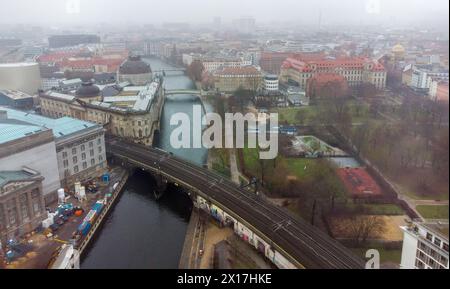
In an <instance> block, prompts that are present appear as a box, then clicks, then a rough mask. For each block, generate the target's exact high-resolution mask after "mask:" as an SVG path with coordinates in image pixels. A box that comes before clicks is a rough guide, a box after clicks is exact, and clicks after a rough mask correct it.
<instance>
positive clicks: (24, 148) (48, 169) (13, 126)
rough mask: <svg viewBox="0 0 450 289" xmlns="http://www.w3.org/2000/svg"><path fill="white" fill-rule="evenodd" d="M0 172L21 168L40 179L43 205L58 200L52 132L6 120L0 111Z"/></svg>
mask: <svg viewBox="0 0 450 289" xmlns="http://www.w3.org/2000/svg"><path fill="white" fill-rule="evenodd" d="M0 114H1V115H2V116H1V118H0V171H20V170H22V169H23V168H24V167H27V168H30V169H32V170H34V171H36V172H39V173H40V175H41V176H42V177H43V180H42V194H43V197H44V199H45V203H46V204H49V203H52V202H53V201H55V200H57V193H56V192H57V190H58V189H59V188H60V187H61V182H60V179H59V169H58V161H57V155H56V144H55V139H54V136H53V132H52V130H51V129H48V128H44V127H40V126H36V125H32V124H29V123H25V122H21V121H18V120H14V119H12V120H11V119H9V118H7V113H6V111H4V108H0Z"/></svg>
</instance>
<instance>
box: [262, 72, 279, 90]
mask: <svg viewBox="0 0 450 289" xmlns="http://www.w3.org/2000/svg"><path fill="white" fill-rule="evenodd" d="M278 89H279V80H278V76H277V75H275V74H268V75H266V76H264V90H266V91H269V92H277V91H278Z"/></svg>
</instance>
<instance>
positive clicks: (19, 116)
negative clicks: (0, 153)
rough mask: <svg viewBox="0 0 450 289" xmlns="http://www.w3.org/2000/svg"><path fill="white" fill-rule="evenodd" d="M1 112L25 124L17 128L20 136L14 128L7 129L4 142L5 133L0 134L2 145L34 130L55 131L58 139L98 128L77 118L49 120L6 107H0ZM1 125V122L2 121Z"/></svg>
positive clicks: (10, 118) (54, 133) (9, 118)
mask: <svg viewBox="0 0 450 289" xmlns="http://www.w3.org/2000/svg"><path fill="white" fill-rule="evenodd" d="M0 110H3V111H6V112H7V118H8V120H18V121H21V122H23V123H24V124H22V126H21V127H17V129H18V130H19V133H18V134H16V135H15V134H14V132H13V130H14V129H13V128H12V127H6V126H5V128H4V130H5V134H6V136H5V139H6V140H3V137H4V136H3V133H1V134H0V143H1V142H6V141H9V140H11V138H12V139H14V137H16V138H17V137H20V136H21V135H22V136H23V135H24V134H25V133H30V131H31V132H32V131H33V130H38V129H42V130H44V129H52V130H53V135H54V136H55V138H56V139H58V138H61V137H64V136H68V135H70V134H73V133H76V132H79V131H82V130H85V129H88V128H92V127H96V126H98V125H97V124H95V123H91V122H87V121H83V120H79V119H75V118H71V117H62V118H57V119H53V118H48V117H45V116H41V115H37V114H33V113H29V112H24V111H20V110H15V109H11V108H6V107H0ZM0 123H1V121H0ZM27 124H29V126H27Z"/></svg>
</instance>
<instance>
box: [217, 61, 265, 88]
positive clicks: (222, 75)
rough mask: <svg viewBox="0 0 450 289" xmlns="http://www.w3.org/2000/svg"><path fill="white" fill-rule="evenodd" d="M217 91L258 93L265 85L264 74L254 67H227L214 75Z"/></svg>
mask: <svg viewBox="0 0 450 289" xmlns="http://www.w3.org/2000/svg"><path fill="white" fill-rule="evenodd" d="M213 77H214V87H215V89H217V90H219V91H221V92H226V93H232V92H235V91H236V90H238V89H239V88H242V89H246V90H252V91H257V90H259V89H260V88H261V87H262V85H263V76H262V73H261V72H260V71H259V70H258V69H256V68H255V67H253V66H247V67H239V68H231V67H226V68H224V69H222V70H219V71H216V72H215V73H214V74H213Z"/></svg>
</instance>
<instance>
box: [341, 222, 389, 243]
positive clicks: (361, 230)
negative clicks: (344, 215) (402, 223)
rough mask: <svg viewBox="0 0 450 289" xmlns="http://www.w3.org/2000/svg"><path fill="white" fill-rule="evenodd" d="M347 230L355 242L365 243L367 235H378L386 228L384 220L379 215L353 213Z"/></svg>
mask: <svg viewBox="0 0 450 289" xmlns="http://www.w3.org/2000/svg"><path fill="white" fill-rule="evenodd" d="M348 230H349V233H350V236H351V238H352V240H353V241H354V242H355V243H356V244H361V243H365V242H366V241H367V239H368V238H369V237H374V236H377V235H380V234H382V233H384V232H385V230H386V222H385V221H384V219H383V218H382V217H380V216H361V215H353V216H352V217H351V218H350V219H349V224H348Z"/></svg>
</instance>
